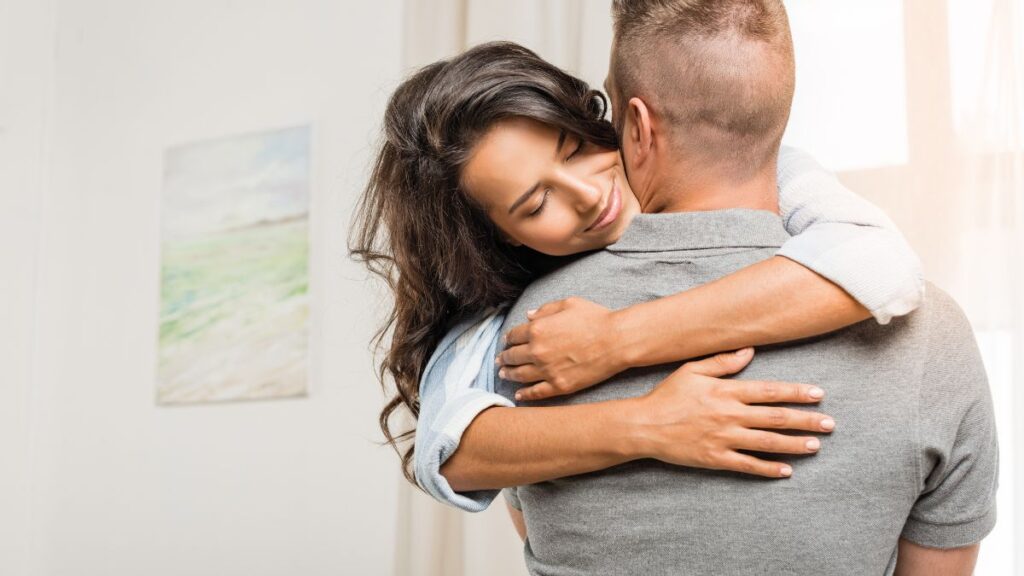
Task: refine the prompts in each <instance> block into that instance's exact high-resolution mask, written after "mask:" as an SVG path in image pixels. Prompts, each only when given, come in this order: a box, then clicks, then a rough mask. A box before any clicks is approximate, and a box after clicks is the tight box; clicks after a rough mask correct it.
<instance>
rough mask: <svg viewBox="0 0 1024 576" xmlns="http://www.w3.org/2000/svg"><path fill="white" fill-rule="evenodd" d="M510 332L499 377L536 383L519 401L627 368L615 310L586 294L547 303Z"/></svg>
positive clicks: (585, 385) (522, 392)
mask: <svg viewBox="0 0 1024 576" xmlns="http://www.w3.org/2000/svg"><path fill="white" fill-rule="evenodd" d="M527 318H529V321H528V322H527V323H525V324H520V325H519V326H516V327H515V328H513V329H512V330H511V331H510V332H509V333H508V335H507V336H506V345H507V346H508V348H507V349H506V350H505V351H504V352H502V353H501V355H500V356H498V358H497V362H498V364H499V365H500V366H502V368H501V372H500V373H499V375H500V376H501V377H502V378H504V379H506V380H512V381H514V382H522V383H534V384H532V385H531V386H527V387H525V388H523V389H521V390H519V391H518V392H516V400H540V399H542V398H551V397H552V396H561V395H564V394H571V393H573V392H576V391H578V390H582V389H584V388H588V387H590V386H593V385H594V384H597V383H598V382H603V381H604V380H607V379H608V378H611V377H612V376H614V375H616V374H618V373H619V372H622V371H623V370H625V369H626V368H627V367H628V366H627V364H626V363H625V362H624V361H623V357H624V355H622V354H620V353H619V352H620V350H619V346H618V345H617V338H616V335H617V333H618V330H617V328H616V324H615V315H614V312H613V311H611V310H609V309H608V308H605V307H604V306H601V305H599V304H595V303H593V302H590V301H589V300H584V299H582V298H567V299H565V300H558V301H555V302H549V303H548V304H545V305H544V306H541V307H540V308H539V309H538V310H531V311H530V312H528V313H527Z"/></svg>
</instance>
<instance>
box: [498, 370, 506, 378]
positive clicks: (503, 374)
mask: <svg viewBox="0 0 1024 576" xmlns="http://www.w3.org/2000/svg"><path fill="white" fill-rule="evenodd" d="M498 377H499V378H504V377H505V369H504V368H502V369H501V370H498Z"/></svg>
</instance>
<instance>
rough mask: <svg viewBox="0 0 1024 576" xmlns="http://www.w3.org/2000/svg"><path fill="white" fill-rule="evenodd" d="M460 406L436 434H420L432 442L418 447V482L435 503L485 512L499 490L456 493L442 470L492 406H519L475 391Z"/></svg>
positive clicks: (446, 419)
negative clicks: (466, 433) (465, 437)
mask: <svg viewBox="0 0 1024 576" xmlns="http://www.w3.org/2000/svg"><path fill="white" fill-rule="evenodd" d="M474 392H475V393H473V394H470V395H468V397H467V398H465V399H462V400H461V401H460V402H459V403H458V407H457V408H455V409H454V410H453V411H452V412H450V413H449V415H447V416H446V417H442V418H440V419H439V421H441V422H445V424H444V425H443V426H442V427H441V428H440V429H439V430H435V431H431V430H425V431H417V434H420V433H422V434H424V436H425V437H427V438H429V440H428V441H427V442H425V443H424V444H423V445H422V446H417V447H416V454H415V460H416V482H417V483H418V484H419V485H420V487H421V488H423V490H424V491H426V492H427V493H428V494H430V495H431V496H433V497H434V499H435V500H437V501H438V502H441V503H442V504H447V505H449V506H454V507H455V508H458V509H460V510H465V511H466V512H482V511H483V510H486V509H487V507H488V506H490V504H491V502H492V501H493V500H494V498H495V497H497V495H498V490H475V491H469V492H461V493H460V492H456V491H454V490H452V487H451V485H450V484H448V480H447V479H446V478H445V477H444V476H443V475H442V474H441V466H442V465H443V464H444V463H445V461H447V460H448V458H449V457H451V455H452V454H453V453H454V452H455V450H456V449H458V447H459V442H460V441H461V440H462V434H463V433H464V432H465V431H466V428H468V427H469V424H470V422H472V421H473V419H474V418H476V417H477V416H478V415H479V414H480V413H481V412H483V411H484V410H486V409H488V408H491V407H492V406H504V407H508V408H511V407H514V406H515V405H514V404H513V403H512V402H511V401H510V400H508V399H507V398H505V397H504V396H501V395H499V394H494V393H492V392H483V391H479V390H478V391H474Z"/></svg>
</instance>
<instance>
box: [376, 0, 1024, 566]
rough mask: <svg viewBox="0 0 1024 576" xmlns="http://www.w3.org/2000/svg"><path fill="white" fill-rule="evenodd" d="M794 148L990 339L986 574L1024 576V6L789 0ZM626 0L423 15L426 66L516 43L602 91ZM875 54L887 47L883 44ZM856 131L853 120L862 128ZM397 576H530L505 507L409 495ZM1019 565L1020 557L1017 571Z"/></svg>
mask: <svg viewBox="0 0 1024 576" xmlns="http://www.w3.org/2000/svg"><path fill="white" fill-rule="evenodd" d="M786 4H787V7H788V9H789V12H790V17H791V22H792V26H793V34H794V42H795V44H796V50H797V98H796V101H795V103H794V111H793V121H792V122H791V129H790V131H789V132H788V133H787V141H788V142H789V143H791V144H794V145H797V146H800V147H802V148H804V149H806V150H808V151H810V152H811V153H812V154H814V155H815V156H817V157H818V158H819V159H821V160H822V161H823V162H824V163H825V164H826V165H829V166H830V167H832V168H833V169H835V170H837V171H839V173H840V177H841V178H842V179H843V181H844V182H845V183H846V184H847V185H848V186H850V187H851V188H852V189H854V190H855V191H857V192H858V193H860V194H862V195H864V196H866V197H868V198H870V199H871V200H872V201H874V202H876V203H878V204H879V205H881V206H882V207H884V208H885V209H886V210H887V211H888V212H889V214H890V215H892V217H893V219H894V220H895V221H896V222H897V224H899V226H900V228H901V229H902V230H903V232H904V234H905V235H906V236H907V238H908V239H909V240H910V242H911V244H912V245H913V246H914V248H915V249H916V250H917V251H918V253H919V254H920V255H921V256H922V259H923V260H924V263H925V270H926V273H927V275H928V277H929V279H930V280H931V281H932V282H933V283H934V284H936V285H938V286H939V287H941V288H943V289H944V290H946V291H948V292H950V293H951V294H952V295H953V296H954V297H955V298H956V299H957V301H958V302H959V303H960V304H961V305H962V306H963V308H964V310H965V311H966V312H967V314H968V316H969V317H970V319H971V322H972V324H973V325H974V327H975V329H976V333H977V336H978V340H979V344H980V345H981V348H982V352H983V355H984V357H985V361H986V365H987V367H988V371H989V377H990V381H991V385H992V391H993V397H994V400H995V403H996V411H997V419H998V426H999V434H1000V445H1001V476H1000V494H999V504H998V505H999V522H998V525H997V528H996V530H995V532H994V533H993V534H992V535H991V536H989V538H987V539H986V540H985V542H984V543H983V545H982V554H981V558H980V560H979V565H978V569H977V573H978V574H985V575H990V574H991V575H998V576H1010V575H1024V547H1021V546H1016V545H1015V544H1016V543H1019V542H1020V541H1022V540H1024V492H1022V491H1021V490H1020V489H1019V488H1018V487H1017V485H1019V484H1022V483H1024V470H1019V471H1018V469H1019V467H1020V466H1021V465H1022V464H1024V423H1021V422H1020V420H1019V419H1016V418H1013V416H1014V415H1015V414H1020V413H1024V7H1022V6H1021V2H1019V1H1018V0H947V1H945V2H941V1H937V0H905V1H904V2H894V1H893V0H864V1H862V2H858V3H856V4H851V3H845V2H828V3H824V2H815V1H812V0H789V1H787V3H786ZM609 6H610V2H609V1H608V0H601V1H584V0H548V1H545V0H532V1H516V0H406V2H405V7H406V30H405V39H406V43H405V46H404V54H405V56H406V65H407V66H408V67H409V68H413V67H416V66H420V65H423V64H426V63H428V62H431V61H433V60H436V59H438V58H442V57H446V56H450V55H452V54H454V53H456V52H458V51H460V50H462V49H464V48H465V47H467V46H470V45H473V44H476V43H479V42H483V41H487V40H492V39H499V38H500V39H509V40H514V41H517V42H520V43H522V44H524V45H526V46H529V47H531V48H533V49H534V50H536V51H537V52H538V53H539V54H541V55H542V56H543V57H545V58H547V59H549V60H551V61H552V62H554V63H556V64H558V65H559V66H562V67H564V68H567V69H568V70H570V71H572V72H574V73H576V74H578V75H580V76H581V77H583V78H584V79H585V80H587V81H588V82H590V83H591V84H592V85H594V86H600V85H601V83H602V82H603V80H604V75H605V72H606V71H607V62H608V51H609V48H610V45H611V22H610V17H609ZM866 38H870V39H871V41H870V42H865V39H866ZM851 118H852V119H851ZM402 490H403V493H402V495H401V502H402V505H401V506H400V515H401V518H400V522H399V525H400V526H401V527H402V528H401V531H402V533H401V534H400V535H399V538H398V539H397V542H398V546H397V548H396V554H397V558H398V562H397V563H396V565H397V567H398V568H397V573H396V574H397V576H413V575H415V576H442V575H443V576H459V575H475V574H493V575H495V576H513V575H523V574H525V573H526V571H525V569H524V567H523V560H522V553H521V544H520V543H519V539H518V537H517V536H516V535H515V533H514V531H513V530H512V527H511V525H510V524H509V522H508V519H507V517H506V516H505V509H504V504H503V502H502V501H501V500H499V501H497V502H496V503H495V505H494V506H492V507H491V509H490V510H488V511H487V512H485V513H483V514H479V515H469V514H462V513H459V512H456V511H453V510H449V509H446V508H444V507H443V506H441V505H438V504H436V503H434V502H433V501H431V500H430V499H429V498H428V497H426V496H424V495H423V494H422V493H419V492H418V491H415V490H414V489H412V488H411V487H408V486H403V488H402ZM1015 555H1016V558H1015Z"/></svg>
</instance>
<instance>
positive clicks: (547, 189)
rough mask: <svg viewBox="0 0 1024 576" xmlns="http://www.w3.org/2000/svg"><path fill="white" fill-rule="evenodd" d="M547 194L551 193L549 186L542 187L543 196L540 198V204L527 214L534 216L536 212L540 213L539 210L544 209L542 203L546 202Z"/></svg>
mask: <svg viewBox="0 0 1024 576" xmlns="http://www.w3.org/2000/svg"><path fill="white" fill-rule="evenodd" d="M548 194H551V188H545V189H544V196H542V197H541V199H540V205H539V206H537V208H536V209H534V211H533V212H530V213H529V214H528V216H536V215H537V214H540V211H541V210H543V209H544V205H545V204H547V203H548Z"/></svg>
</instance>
